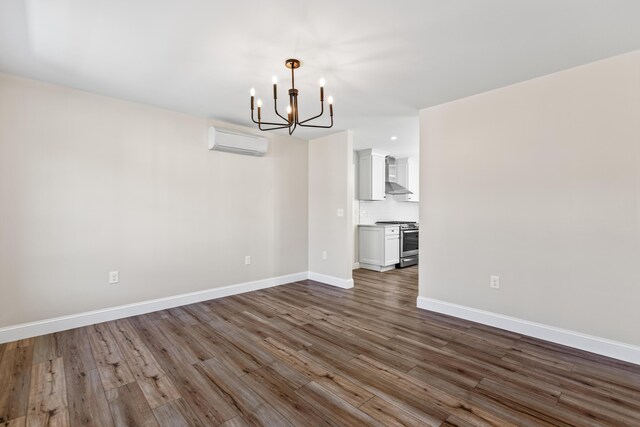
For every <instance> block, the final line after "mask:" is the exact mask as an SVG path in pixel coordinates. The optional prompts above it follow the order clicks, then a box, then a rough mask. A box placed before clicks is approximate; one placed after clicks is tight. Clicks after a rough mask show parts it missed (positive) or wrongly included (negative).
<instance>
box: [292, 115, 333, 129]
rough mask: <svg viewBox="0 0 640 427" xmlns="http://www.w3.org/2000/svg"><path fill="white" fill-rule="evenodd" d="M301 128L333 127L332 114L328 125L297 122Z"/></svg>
mask: <svg viewBox="0 0 640 427" xmlns="http://www.w3.org/2000/svg"><path fill="white" fill-rule="evenodd" d="M298 124H299V125H300V126H301V127H303V128H319V129H329V128H332V127H333V116H331V124H330V125H329V126H321V125H303V124H302V123H298Z"/></svg>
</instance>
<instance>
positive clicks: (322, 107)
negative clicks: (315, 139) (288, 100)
mask: <svg viewBox="0 0 640 427" xmlns="http://www.w3.org/2000/svg"><path fill="white" fill-rule="evenodd" d="M323 114H324V102H320V114H318V115H317V116H313V117H309V118H308V119H307V120H303V121H301V122H299V123H298V124H299V125H300V126H302V124H303V123H307V122H310V121H311V120H314V119H317V118H318V117H322V115H323Z"/></svg>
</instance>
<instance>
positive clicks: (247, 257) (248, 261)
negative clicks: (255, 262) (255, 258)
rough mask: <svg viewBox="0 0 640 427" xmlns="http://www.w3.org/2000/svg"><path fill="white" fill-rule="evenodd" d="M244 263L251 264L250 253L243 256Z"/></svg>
mask: <svg viewBox="0 0 640 427" xmlns="http://www.w3.org/2000/svg"><path fill="white" fill-rule="evenodd" d="M244 265H251V255H247V256H246V257H244Z"/></svg>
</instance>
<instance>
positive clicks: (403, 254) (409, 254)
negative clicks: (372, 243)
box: [376, 221, 419, 267]
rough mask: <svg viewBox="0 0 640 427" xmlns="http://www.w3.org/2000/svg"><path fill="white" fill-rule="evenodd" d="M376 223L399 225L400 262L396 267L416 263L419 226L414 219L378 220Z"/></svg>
mask: <svg viewBox="0 0 640 427" xmlns="http://www.w3.org/2000/svg"><path fill="white" fill-rule="evenodd" d="M376 224H381V225H384V224H393V225H398V226H400V263H399V264H397V267H409V266H410V265H416V264H417V263H418V240H419V239H418V234H419V226H418V223H417V222H414V221H378V222H376Z"/></svg>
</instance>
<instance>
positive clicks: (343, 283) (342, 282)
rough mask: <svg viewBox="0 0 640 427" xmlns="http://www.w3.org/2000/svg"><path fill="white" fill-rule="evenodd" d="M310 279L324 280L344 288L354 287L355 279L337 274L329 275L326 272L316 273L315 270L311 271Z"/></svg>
mask: <svg viewBox="0 0 640 427" xmlns="http://www.w3.org/2000/svg"><path fill="white" fill-rule="evenodd" d="M309 279H310V280H315V281H316V282H322V283H326V284H328V285H332V286H337V287H338V288H342V289H351V288H353V279H341V278H339V277H335V276H327V275H326V274H320V273H314V272H313V271H310V272H309Z"/></svg>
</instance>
